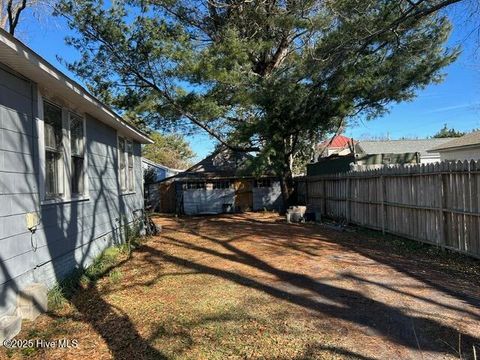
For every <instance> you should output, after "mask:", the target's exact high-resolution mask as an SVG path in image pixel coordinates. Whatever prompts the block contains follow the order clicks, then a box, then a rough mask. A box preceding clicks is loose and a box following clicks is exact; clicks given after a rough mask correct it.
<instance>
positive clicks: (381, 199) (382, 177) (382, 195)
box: [380, 174, 386, 234]
mask: <svg viewBox="0 0 480 360" xmlns="http://www.w3.org/2000/svg"><path fill="white" fill-rule="evenodd" d="M380 202H381V210H380V211H381V214H380V216H381V221H382V234H385V216H386V214H385V183H384V176H383V174H382V175H380Z"/></svg>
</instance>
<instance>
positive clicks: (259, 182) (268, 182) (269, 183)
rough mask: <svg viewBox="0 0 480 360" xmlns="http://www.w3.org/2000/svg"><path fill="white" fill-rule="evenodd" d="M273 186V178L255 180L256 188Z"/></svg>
mask: <svg viewBox="0 0 480 360" xmlns="http://www.w3.org/2000/svg"><path fill="white" fill-rule="evenodd" d="M271 186H272V181H271V179H258V180H256V181H255V187H256V188H267V187H271Z"/></svg>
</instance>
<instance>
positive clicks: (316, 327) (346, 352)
mask: <svg viewBox="0 0 480 360" xmlns="http://www.w3.org/2000/svg"><path fill="white" fill-rule="evenodd" d="M156 221H158V222H159V223H161V225H162V227H163V229H164V231H163V233H162V235H161V236H158V237H155V238H151V239H150V240H149V241H148V242H146V243H144V244H142V245H141V246H139V247H137V249H136V251H134V252H132V253H131V254H130V249H128V248H127V249H125V248H124V249H109V250H108V251H106V252H104V253H103V254H102V256H101V257H100V258H99V259H98V261H96V262H95V263H94V264H93V265H92V266H91V267H90V268H89V269H87V271H86V272H85V274H83V275H81V276H77V278H76V280H75V281H73V280H72V284H77V285H76V286H64V287H61V288H60V289H58V291H57V290H56V291H55V292H52V293H51V298H52V299H51V301H52V302H55V301H54V299H57V300H56V302H57V303H58V302H59V303H61V306H57V307H56V308H55V309H54V310H52V311H51V312H50V313H49V314H46V315H43V316H41V317H40V318H39V319H38V321H36V322H35V323H26V324H24V327H23V330H22V332H21V334H20V335H19V336H18V338H19V339H29V338H41V339H59V338H68V339H76V340H78V341H79V344H80V346H79V348H78V349H73V348H70V349H49V350H46V349H28V350H20V349H17V350H11V351H8V352H6V351H4V349H0V358H2V356H5V357H10V358H12V359H23V358H28V359H42V360H43V359H47V360H48V359H81V358H90V359H222V360H223V359H245V358H247V359H386V358H389V359H405V358H422V357H424V358H426V359H427V358H441V359H450V358H452V359H458V353H459V352H460V351H459V347H458V342H459V336H460V339H461V344H460V350H461V353H462V354H463V356H464V357H465V358H468V357H469V356H470V357H471V355H472V349H473V345H474V344H478V343H479V342H480V341H479V336H478V334H479V333H480V326H479V322H480V309H479V307H480V299H479V296H478V294H479V293H480V286H479V284H478V278H477V277H475V276H474V275H475V274H476V273H475V272H455V271H454V270H455V269H456V268H455V266H459V265H458V264H456V265H455V266H453V265H452V267H449V269H450V270H449V271H443V270H442V266H443V265H438V264H436V262H437V261H438V258H437V257H436V256H435V254H433V253H429V251H428V250H426V251H424V250H423V249H424V248H423V245H422V246H421V247H419V248H414V245H413V244H410V243H396V241H397V240H392V239H390V238H389V239H387V241H385V238H384V237H381V236H377V235H376V234H368V233H338V232H336V231H331V230H326V229H325V228H322V227H321V226H317V225H311V224H304V225H295V224H286V223H284V222H283V221H282V219H281V218H279V217H278V216H276V215H274V214H269V213H256V214H252V213H249V214H244V215H228V216H220V217H199V218H183V219H182V218H178V219H177V218H173V217H170V218H157V219H156ZM462 259H463V258H462ZM462 259H459V260H452V263H460V262H462V261H463V260H462ZM442 261H443V260H442ZM442 261H440V263H441V264H443V262H442ZM445 266H447V267H448V266H450V265H445ZM475 266H477V267H478V266H479V264H478V262H476V263H475V261H473V262H472V267H475ZM78 284H79V285H78ZM58 299H61V301H58ZM2 351H3V352H2Z"/></svg>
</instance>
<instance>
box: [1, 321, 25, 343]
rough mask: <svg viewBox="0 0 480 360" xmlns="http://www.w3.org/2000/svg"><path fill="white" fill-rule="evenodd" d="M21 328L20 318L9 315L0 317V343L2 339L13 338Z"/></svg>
mask: <svg viewBox="0 0 480 360" xmlns="http://www.w3.org/2000/svg"><path fill="white" fill-rule="evenodd" d="M21 328H22V318H21V317H20V316H16V315H11V316H3V317H1V318H0V344H1V343H3V341H4V340H10V339H13V338H14V337H15V336H16V335H17V334H18V333H19V332H20V330H21Z"/></svg>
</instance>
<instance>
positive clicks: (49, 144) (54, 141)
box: [43, 102, 62, 151]
mask: <svg viewBox="0 0 480 360" xmlns="http://www.w3.org/2000/svg"><path fill="white" fill-rule="evenodd" d="M43 116H44V124H45V129H44V136H45V147H46V148H49V149H51V150H56V151H60V148H61V146H62V109H61V108H59V107H58V106H55V105H52V104H50V103H48V102H44V103H43Z"/></svg>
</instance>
